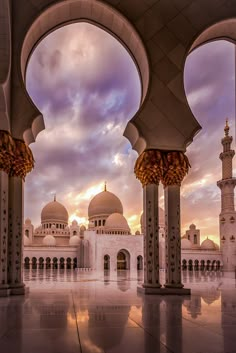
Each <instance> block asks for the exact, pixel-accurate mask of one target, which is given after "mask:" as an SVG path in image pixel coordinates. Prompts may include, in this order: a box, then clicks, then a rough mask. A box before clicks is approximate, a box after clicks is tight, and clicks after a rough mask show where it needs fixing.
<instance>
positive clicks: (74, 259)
mask: <svg viewBox="0 0 236 353" xmlns="http://www.w3.org/2000/svg"><path fill="white" fill-rule="evenodd" d="M77 262H78V261H77V257H74V258H73V269H75V268H77Z"/></svg>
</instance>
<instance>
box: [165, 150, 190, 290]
mask: <svg viewBox="0 0 236 353" xmlns="http://www.w3.org/2000/svg"><path fill="white" fill-rule="evenodd" d="M163 158H164V165H165V168H164V171H163V176H162V179H161V180H162V183H163V185H164V197H165V227H166V229H165V233H166V282H165V289H166V291H167V293H173V294H190V289H183V284H182V282H181V231H180V228H181V223H180V186H181V182H182V180H183V178H184V176H185V175H186V174H187V173H188V169H189V166H190V165H189V162H188V159H187V157H186V156H185V155H184V154H183V152H176V151H168V152H165V153H163Z"/></svg>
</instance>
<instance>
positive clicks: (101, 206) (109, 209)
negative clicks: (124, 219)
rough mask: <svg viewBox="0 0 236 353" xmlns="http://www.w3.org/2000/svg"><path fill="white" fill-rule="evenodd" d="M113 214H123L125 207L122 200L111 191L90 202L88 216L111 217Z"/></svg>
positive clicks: (95, 197)
mask: <svg viewBox="0 0 236 353" xmlns="http://www.w3.org/2000/svg"><path fill="white" fill-rule="evenodd" d="M112 213H120V214H123V206H122V203H121V201H120V199H119V198H118V197H117V196H116V195H114V194H113V193H112V192H110V191H107V190H105V191H102V192H100V193H99V194H98V195H96V196H94V198H93V199H92V200H91V201H90V204H89V207H88V216H89V219H90V218H91V217H97V216H103V215H105V216H109V215H111V214H112Z"/></svg>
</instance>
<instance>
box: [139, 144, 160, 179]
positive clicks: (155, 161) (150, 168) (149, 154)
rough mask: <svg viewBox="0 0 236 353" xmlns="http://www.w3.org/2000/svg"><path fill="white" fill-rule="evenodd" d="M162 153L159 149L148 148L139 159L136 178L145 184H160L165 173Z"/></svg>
mask: <svg viewBox="0 0 236 353" xmlns="http://www.w3.org/2000/svg"><path fill="white" fill-rule="evenodd" d="M163 167H164V164H163V160H162V153H161V151H159V150H146V151H144V152H143V153H142V154H141V155H140V156H139V157H138V159H137V161H136V163H135V167H134V173H135V175H136V178H137V179H139V180H140V182H141V183H142V185H143V186H145V185H148V184H156V185H158V184H159V182H160V179H161V176H162V173H163Z"/></svg>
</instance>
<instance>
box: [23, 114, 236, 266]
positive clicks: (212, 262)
mask: <svg viewBox="0 0 236 353" xmlns="http://www.w3.org/2000/svg"><path fill="white" fill-rule="evenodd" d="M224 131H225V136H224V138H223V139H222V140H221V143H222V145H223V152H222V153H221V154H220V159H221V160H222V180H220V181H218V182H217V185H218V186H219V188H220V189H221V213H220V215H219V228H220V247H219V246H218V245H217V244H216V243H215V242H213V241H212V240H210V239H208V238H206V239H205V240H204V241H203V242H202V243H200V230H199V229H197V228H196V226H195V225H194V224H191V225H190V226H189V229H188V230H186V232H185V234H184V235H183V236H182V238H181V255H182V259H181V261H182V268H183V269H190V270H193V269H195V270H198V269H202V270H204V269H207V270H214V269H219V268H224V269H225V270H229V271H230V270H231V271H232V270H233V269H234V267H235V264H236V251H235V219H236V212H235V209H234V187H235V184H236V178H234V177H232V160H233V156H234V154H235V152H234V150H231V143H232V137H231V136H229V126H228V122H227V121H226V126H225V129H224ZM68 218H69V215H68V212H67V210H66V208H65V207H64V206H63V205H62V204H61V203H59V202H58V201H57V200H56V198H54V200H53V201H52V202H49V203H48V204H47V205H46V206H44V208H43V209H42V212H41V225H40V226H39V227H37V228H35V229H34V226H33V225H32V223H31V221H30V219H26V221H25V224H24V266H25V268H30V267H32V268H61V269H63V268H65V269H71V268H80V269H86V270H88V269H93V270H99V271H101V270H142V269H143V237H144V234H145V229H144V224H143V215H141V218H140V231H137V232H136V233H135V234H131V230H130V227H129V225H128V222H127V220H126V218H125V216H124V215H123V205H122V203H121V201H120V199H119V198H118V197H117V196H116V195H114V194H113V193H112V192H110V191H108V190H107V188H106V185H105V187H104V191H102V192H100V193H99V194H97V195H96V196H95V197H93V199H92V200H91V201H90V203H89V206H88V221H89V225H88V229H86V227H85V226H84V225H79V224H78V223H77V222H76V221H75V220H74V221H73V222H72V224H71V225H69V224H68ZM164 219H165V216H164V211H163V209H161V208H160V207H159V258H160V261H159V263H160V268H162V269H164V268H165V221H164Z"/></svg>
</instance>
